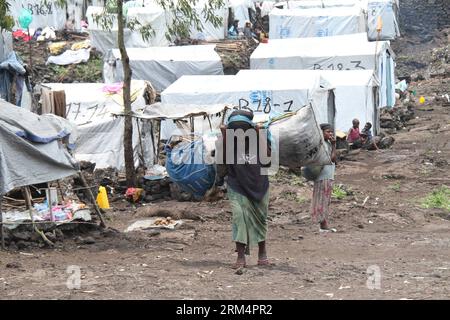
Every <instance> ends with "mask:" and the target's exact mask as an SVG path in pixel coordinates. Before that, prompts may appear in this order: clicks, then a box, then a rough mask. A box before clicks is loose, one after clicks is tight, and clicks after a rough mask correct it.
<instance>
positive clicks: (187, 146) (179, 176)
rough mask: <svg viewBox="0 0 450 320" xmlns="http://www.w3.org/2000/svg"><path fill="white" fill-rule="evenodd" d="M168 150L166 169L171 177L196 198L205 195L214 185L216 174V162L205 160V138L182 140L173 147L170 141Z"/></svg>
mask: <svg viewBox="0 0 450 320" xmlns="http://www.w3.org/2000/svg"><path fill="white" fill-rule="evenodd" d="M166 152H167V160H166V169H167V173H168V174H169V177H170V179H171V180H172V181H173V182H175V183H176V184H177V185H178V186H179V187H180V188H181V189H182V190H183V191H185V192H189V193H191V194H193V195H194V196H195V197H196V198H201V197H203V196H204V195H205V193H206V191H208V190H209V189H210V188H211V187H212V186H213V185H214V180H215V176H216V172H215V168H214V164H212V163H210V162H209V161H205V156H206V149H205V147H204V144H203V139H196V140H194V141H182V142H180V143H178V144H177V145H176V146H174V147H173V148H171V147H170V141H169V143H168V144H167V146H166Z"/></svg>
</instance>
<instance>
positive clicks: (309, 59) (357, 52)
mask: <svg viewBox="0 0 450 320" xmlns="http://www.w3.org/2000/svg"><path fill="white" fill-rule="evenodd" d="M394 59H395V55H394V52H393V51H392V49H391V47H390V45H389V42H387V41H379V42H369V41H368V40H367V34H366V33H360V34H353V35H344V36H336V37H323V38H301V39H300V38H299V39H276V40H269V43H261V44H259V46H258V47H257V48H256V50H255V51H253V53H252V55H251V57H250V69H300V70H317V69H319V70H374V71H373V72H374V74H375V76H376V77H377V79H378V81H379V82H380V89H379V97H380V99H379V105H378V106H379V107H392V106H394V104H395V76H394V69H395V62H394Z"/></svg>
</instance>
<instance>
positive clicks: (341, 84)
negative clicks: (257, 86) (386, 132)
mask: <svg viewBox="0 0 450 320" xmlns="http://www.w3.org/2000/svg"><path fill="white" fill-rule="evenodd" d="M317 75H320V76H321V77H322V78H323V79H324V80H326V81H327V82H328V83H329V84H330V85H331V87H332V88H333V96H334V104H335V109H336V114H335V117H334V123H333V126H334V128H335V129H338V130H341V131H344V132H347V130H348V129H349V128H350V127H351V124H352V120H353V119H354V118H358V119H359V121H360V122H361V124H363V125H364V124H365V123H366V122H371V123H372V125H373V130H374V132H375V134H376V133H377V132H378V130H379V123H380V111H379V108H378V106H377V100H378V87H379V83H378V81H377V79H376V78H375V77H374V75H373V72H372V70H346V71H336V70H334V71H332V70H241V71H239V72H238V74H237V76H238V77H246V78H249V79H253V78H267V79H280V78H290V79H302V78H309V77H315V76H317Z"/></svg>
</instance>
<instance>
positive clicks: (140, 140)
mask: <svg viewBox="0 0 450 320" xmlns="http://www.w3.org/2000/svg"><path fill="white" fill-rule="evenodd" d="M136 127H137V129H138V134H139V146H140V147H141V153H142V159H141V161H142V165H143V166H144V168H145V167H146V166H145V159H144V147H143V146H142V136H141V128H139V119H138V118H136Z"/></svg>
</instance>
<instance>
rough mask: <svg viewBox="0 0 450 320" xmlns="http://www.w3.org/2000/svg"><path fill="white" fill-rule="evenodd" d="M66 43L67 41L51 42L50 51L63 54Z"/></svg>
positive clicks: (54, 53)
mask: <svg viewBox="0 0 450 320" xmlns="http://www.w3.org/2000/svg"><path fill="white" fill-rule="evenodd" d="M66 45H67V42H66V41H61V42H54V43H50V44H49V45H48V51H50V53H51V54H52V55H59V54H61V53H62V52H63V50H64V47H65V46H66Z"/></svg>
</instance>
